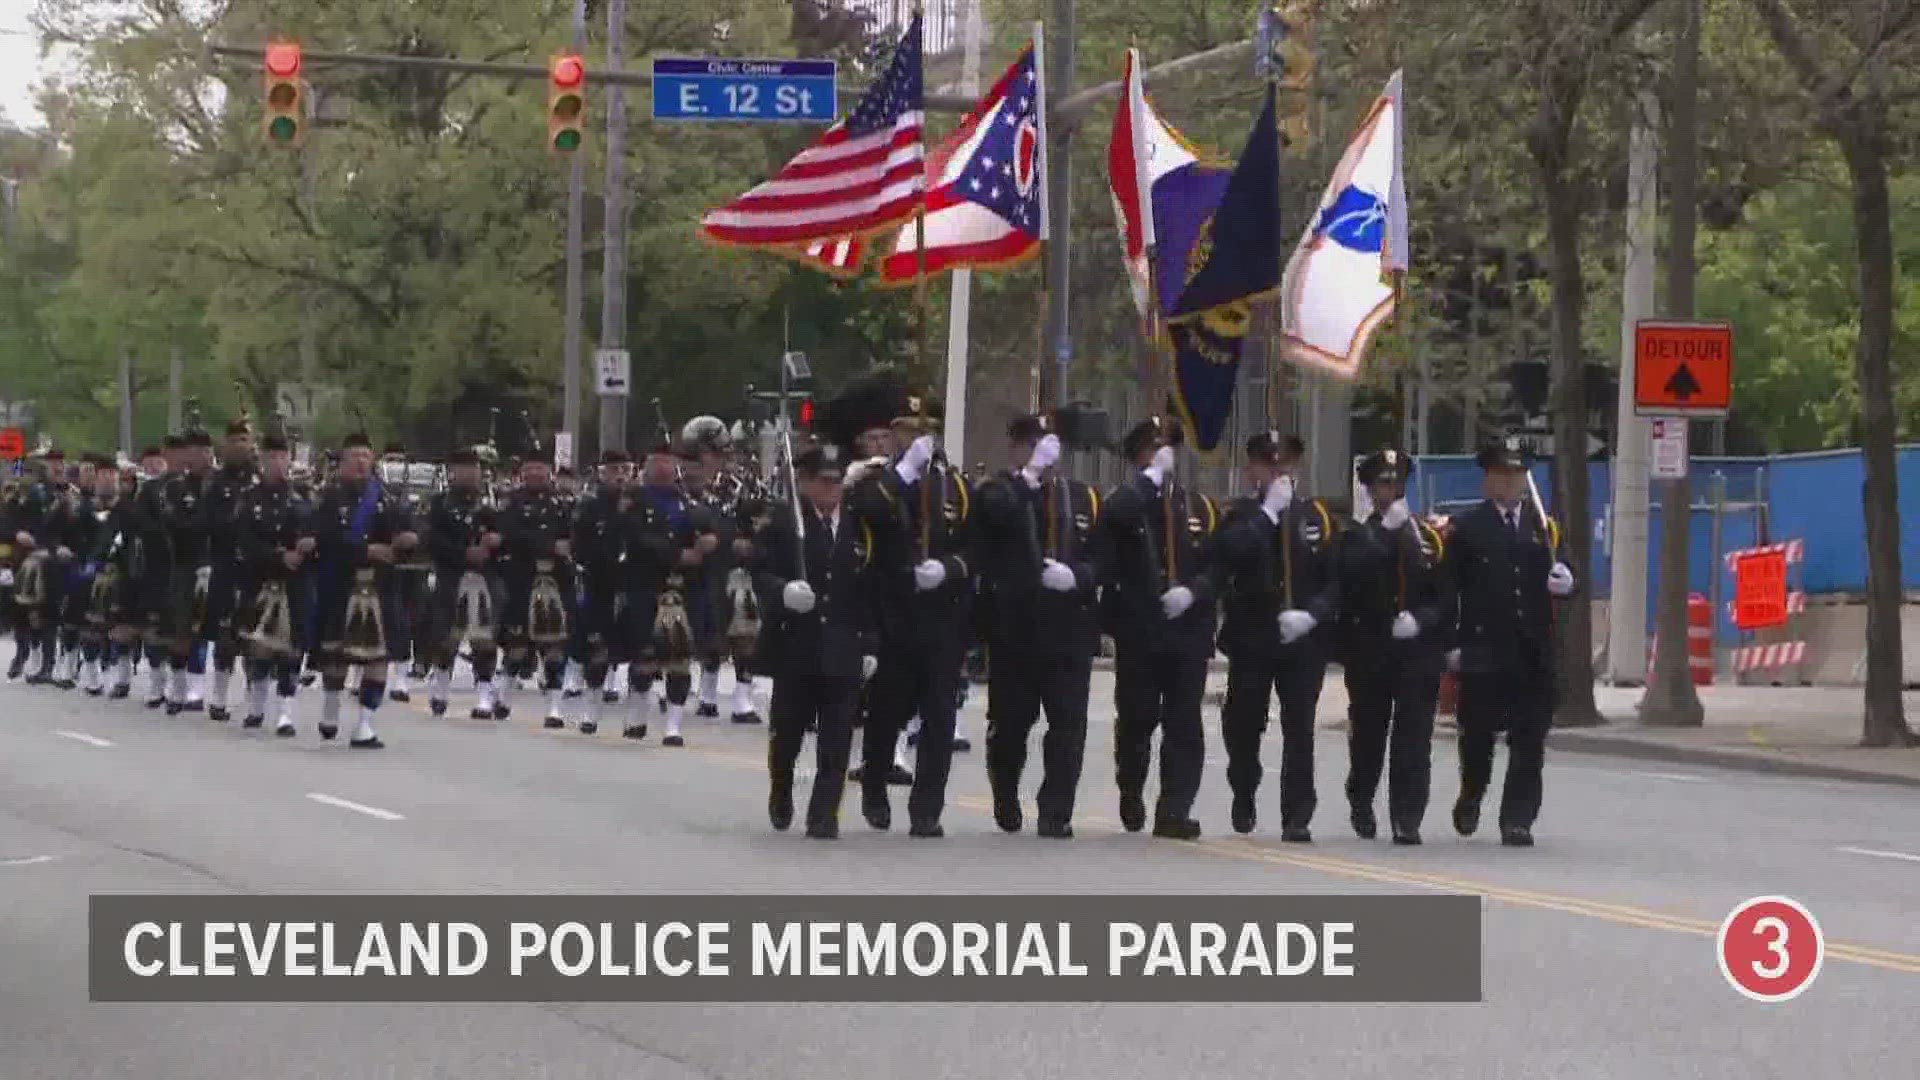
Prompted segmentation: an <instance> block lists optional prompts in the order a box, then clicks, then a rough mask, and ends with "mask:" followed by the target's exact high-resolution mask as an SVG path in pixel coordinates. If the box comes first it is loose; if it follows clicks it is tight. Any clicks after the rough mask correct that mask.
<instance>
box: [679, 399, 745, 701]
mask: <svg viewBox="0 0 1920 1080" xmlns="http://www.w3.org/2000/svg"><path fill="white" fill-rule="evenodd" d="M680 442H681V445H682V446H683V447H685V448H686V450H687V451H688V452H689V453H690V455H691V457H690V459H689V461H688V463H687V468H686V472H685V476H684V480H685V485H686V489H687V494H688V496H689V497H691V498H693V499H694V500H695V501H697V502H699V503H701V504H702V505H704V506H705V507H706V510H707V515H708V518H709V520H710V521H711V522H712V524H713V528H714V531H715V533H716V534H717V535H718V536H719V537H720V546H719V547H717V548H715V549H714V551H713V553H712V554H711V555H709V556H708V557H707V560H706V564H705V566H704V567H702V570H701V578H702V583H703V586H704V589H705V592H706V594H707V598H708V599H707V603H708V605H709V610H710V611H711V613H712V618H711V621H710V622H709V624H708V625H707V626H706V627H704V628H697V629H699V630H700V633H699V634H698V635H697V636H696V639H695V651H696V653H697V654H698V657H699V661H700V686H699V695H700V697H699V705H698V707H697V709H696V714H697V715H699V716H707V717H717V716H719V715H720V664H721V662H722V661H723V660H725V661H731V662H732V664H733V700H732V703H731V710H730V711H731V713H732V718H733V722H734V723H736V724H757V723H759V722H760V713H759V711H758V710H757V709H755V708H754V704H753V669H752V659H753V644H754V640H755V639H756V638H757V637H758V636H759V622H760V614H759V602H758V600H757V598H756V596H755V593H754V588H753V576H752V574H751V573H750V572H749V571H748V570H747V569H746V566H747V561H748V560H749V559H751V558H752V555H753V539H752V538H753V530H754V520H755V518H756V517H757V516H760V515H761V513H762V508H760V507H757V506H756V500H755V498H754V492H753V490H752V489H753V488H754V487H755V486H757V485H754V484H751V483H749V482H748V480H747V478H746V477H744V476H742V475H741V474H740V473H739V472H738V471H737V470H736V469H735V468H734V467H733V462H732V452H733V435H732V433H731V432H730V431H728V430H727V425H726V423H725V422H724V421H722V420H721V419H720V418H719V417H717V416H696V417H694V418H693V419H692V420H689V421H687V425H686V427H685V428H683V429H682V431H681V433H680Z"/></svg>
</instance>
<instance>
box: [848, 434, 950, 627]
mask: <svg viewBox="0 0 1920 1080" xmlns="http://www.w3.org/2000/svg"><path fill="white" fill-rule="evenodd" d="M870 475H871V474H870ZM869 483H871V484H872V485H874V486H873V487H872V488H871V489H870V491H871V493H872V494H871V495H870V496H868V499H867V502H868V505H870V506H874V507H875V508H876V509H877V510H879V511H880V515H881V522H882V524H881V525H878V526H876V525H875V524H874V523H873V522H872V521H869V522H868V524H869V527H870V528H871V530H872V532H873V536H874V540H873V543H874V551H873V572H874V574H875V575H876V587H877V588H878V589H879V590H880V605H881V615H880V619H881V641H882V643H883V644H884V645H885V646H886V648H887V650H888V651H889V652H903V651H904V652H911V653H915V654H918V655H923V656H929V657H943V656H946V655H951V656H952V657H953V662H954V663H955V664H958V663H959V652H960V650H962V649H963V648H965V646H966V643H967V638H968V637H969V636H970V631H971V627H970V624H969V621H968V620H969V616H970V612H971V610H972V603H971V601H972V599H973V569H972V566H971V565H970V564H969V562H968V561H967V555H968V552H967V545H968V541H969V537H968V526H967V521H968V518H969V516H970V514H971V513H972V504H973V491H972V489H971V488H970V486H969V485H968V484H967V481H966V478H965V477H964V476H962V475H960V473H959V471H958V470H955V469H953V468H951V467H949V466H948V465H947V464H945V463H944V462H938V461H936V462H933V463H931V464H929V465H928V466H927V470H926V472H925V473H924V474H923V475H922V476H921V477H920V479H919V480H918V481H916V482H914V483H911V484H909V483H907V482H906V480H905V479H903V478H902V477H901V476H900V473H899V472H898V470H897V469H896V468H895V467H894V466H893V465H888V466H887V467H885V468H884V469H880V470H878V475H877V477H875V478H874V479H872V480H870V481H869V480H867V479H866V478H865V477H863V478H862V485H863V486H864V485H866V484H869ZM876 497H877V499H878V502H877V503H875V502H874V499H875V498H876ZM863 519H864V518H863ZM929 559H931V560H933V561H936V562H938V563H939V564H940V565H941V566H942V567H944V568H945V569H946V578H945V580H943V581H942V582H941V583H940V585H939V587H937V588H934V589H929V590H926V591H924V592H923V591H921V589H920V587H919V584H918V583H917V582H916V581H915V579H914V569H915V568H916V567H918V566H919V565H920V564H921V563H922V562H924V561H927V560H929ZM936 662H944V661H936Z"/></svg>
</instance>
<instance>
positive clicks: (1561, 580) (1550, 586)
mask: <svg viewBox="0 0 1920 1080" xmlns="http://www.w3.org/2000/svg"><path fill="white" fill-rule="evenodd" d="M1547 591H1548V592H1550V593H1552V594H1553V595H1555V596H1569V595H1571V594H1572V593H1573V570H1572V568H1570V567H1569V566H1567V564H1566V563H1563V562H1557V563H1554V564H1553V569H1552V570H1550V571H1548V572H1547Z"/></svg>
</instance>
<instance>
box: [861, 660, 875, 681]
mask: <svg viewBox="0 0 1920 1080" xmlns="http://www.w3.org/2000/svg"><path fill="white" fill-rule="evenodd" d="M879 670H880V658H879V657H877V656H863V657H861V658H860V678H862V679H871V678H873V673H874V672H876V671H879Z"/></svg>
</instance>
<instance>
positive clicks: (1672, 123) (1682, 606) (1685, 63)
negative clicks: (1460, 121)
mask: <svg viewBox="0 0 1920 1080" xmlns="http://www.w3.org/2000/svg"><path fill="white" fill-rule="evenodd" d="M1681 6H1682V10H1681V12H1680V16H1681V19H1682V23H1681V33H1680V35H1679V37H1678V38H1677V40H1676V48H1677V51H1676V54H1675V56H1674V64H1673V115H1672V116H1670V117H1669V118H1668V121H1667V133H1668V152H1667V160H1668V162H1669V163H1670V164H1671V166H1672V170H1671V173H1670V175H1671V177H1672V181H1673V194H1672V196H1671V197H1670V198H1669V200H1668V205H1669V214H1670V215H1671V216H1670V217H1669V219H1668V222H1669V226H1670V231H1669V233H1668V235H1667V303H1666V308H1667V311H1666V316H1667V317H1668V318H1670V319H1690V318H1692V317H1693V279H1694V269H1695V263H1694V250H1693V248H1694V235H1695V231H1696V229H1697V226H1698V212H1697V208H1696V206H1695V201H1696V198H1697V192H1696V188H1697V185H1698V182H1699V175H1698V173H1699V130H1698V129H1699V98H1700V0H1681ZM1678 422H1679V423H1682V424H1685V423H1687V422H1688V421H1687V420H1686V419H1684V418H1682V419H1680V420H1679V421H1678ZM1664 486H1665V488H1666V490H1665V492H1664V493H1663V494H1662V497H1661V500H1660V534H1661V535H1660V606H1659V609H1658V611H1659V620H1660V650H1659V653H1658V654H1657V655H1656V656H1655V657H1654V664H1653V684H1652V685H1651V686H1649V687H1647V693H1646V696H1645V697H1644V698H1642V699H1641V702H1640V719H1641V721H1642V722H1644V723H1648V724H1661V725H1667V726H1672V727H1699V726H1701V725H1702V724H1704V723H1705V722H1706V711H1705V710H1704V709H1702V708H1701V706H1700V695H1699V693H1698V692H1697V691H1695V690H1694V687H1693V672H1692V670H1691V668H1692V665H1691V663H1690V662H1689V660H1688V655H1687V654H1688V649H1687V554H1688V548H1689V547H1690V546H1691V545H1690V544H1689V543H1688V541H1689V539H1690V534H1691V532H1692V529H1691V528H1690V526H1691V525H1692V517H1693V490H1692V484H1691V483H1690V482H1689V481H1688V479H1687V477H1686V475H1685V474H1684V473H1683V474H1682V475H1681V477H1680V479H1678V480H1669V481H1666V483H1665V485H1664ZM1718 615H1719V613H1718V612H1715V621H1716V622H1718Z"/></svg>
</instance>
